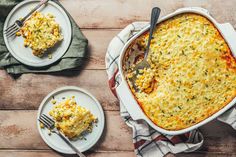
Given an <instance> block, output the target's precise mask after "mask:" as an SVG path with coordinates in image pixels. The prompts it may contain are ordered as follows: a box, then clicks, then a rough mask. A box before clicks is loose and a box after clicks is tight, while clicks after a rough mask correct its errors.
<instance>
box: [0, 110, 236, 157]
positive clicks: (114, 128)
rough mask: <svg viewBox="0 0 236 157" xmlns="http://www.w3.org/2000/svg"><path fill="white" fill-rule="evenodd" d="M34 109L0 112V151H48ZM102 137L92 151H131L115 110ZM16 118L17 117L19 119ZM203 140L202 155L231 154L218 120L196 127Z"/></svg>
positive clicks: (229, 138) (231, 134)
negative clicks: (204, 153)
mask: <svg viewBox="0 0 236 157" xmlns="http://www.w3.org/2000/svg"><path fill="white" fill-rule="evenodd" d="M36 114H37V111H35V110H28V111H25V110H17V111H0V139H1V140H0V149H23V150H24V149H30V150H36V149H37V150H42V149H50V148H49V147H48V146H47V145H46V144H45V143H44V142H43V140H42V139H41V137H40V135H39V134H38V130H37V128H36ZM105 114H106V124H107V125H106V128H105V131H104V135H105V136H103V138H102V139H101V140H100V142H99V144H98V145H97V147H95V148H94V149H93V150H95V151H119V150H120V151H121V150H122V151H132V150H133V144H132V141H131V139H132V137H131V130H130V128H128V126H127V125H126V124H125V123H124V122H123V120H122V119H121V117H120V115H119V112H118V111H107V112H105ZM19 117H20V118H19ZM200 130H201V131H202V132H203V134H204V137H205V145H204V146H203V148H202V149H201V151H204V152H218V153H220V152H224V153H228V154H230V153H235V148H236V143H235V138H236V134H235V131H234V130H233V129H232V128H231V127H229V126H226V125H225V124H222V123H221V122H218V121H213V122H210V123H209V124H208V125H205V126H203V127H201V128H200Z"/></svg>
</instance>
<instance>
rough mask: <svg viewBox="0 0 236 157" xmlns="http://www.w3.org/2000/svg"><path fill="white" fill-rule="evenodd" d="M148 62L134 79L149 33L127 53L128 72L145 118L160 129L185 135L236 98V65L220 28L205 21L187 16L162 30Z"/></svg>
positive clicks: (167, 23) (157, 33) (162, 26)
mask: <svg viewBox="0 0 236 157" xmlns="http://www.w3.org/2000/svg"><path fill="white" fill-rule="evenodd" d="M156 28H157V29H156V30H155V32H154V35H153V40H152V42H151V47H150V52H149V56H148V62H149V64H150V65H151V68H150V69H143V70H142V71H140V72H141V73H142V74H141V75H138V76H137V80H136V85H137V86H138V87H139V90H138V91H135V89H134V88H133V86H132V83H131V82H130V80H129V79H130V78H132V77H133V75H135V73H136V71H135V70H134V67H135V65H136V64H138V63H139V62H140V61H141V60H142V59H143V52H144V50H145V47H146V44H147V40H148V32H146V33H144V34H142V35H141V36H139V37H138V38H137V39H136V40H135V41H134V42H133V43H132V44H131V45H130V47H129V48H128V49H127V51H126V54H125V56H124V60H123V70H124V75H125V77H126V80H127V82H128V85H129V87H130V89H131V91H132V93H133V94H134V96H135V97H136V100H137V102H138V104H139V105H140V106H141V108H142V109H143V111H144V113H145V114H146V115H147V117H148V118H149V119H151V120H152V121H153V122H154V123H155V124H156V125H157V126H159V127H161V128H163V129H166V130H181V129H184V128H188V127H190V126H192V125H195V124H197V123H199V122H201V121H203V120H204V119H206V118H208V117H210V116H211V115H212V114H214V113H216V112H217V111H219V110H220V109H222V108H223V107H224V106H226V105H227V104H228V103H229V102H230V101H232V99H233V98H234V97H235V96H236V60H235V58H234V57H233V55H232V53H231V51H230V48H229V47H228V45H227V43H226V41H225V40H224V38H223V37H222V36H221V34H220V32H219V31H218V30H217V28H216V27H215V26H214V25H213V24H212V23H211V22H210V21H209V20H208V19H207V18H205V17H203V16H201V15H198V14H194V13H184V14H180V15H177V16H174V17H172V18H171V19H168V20H166V21H163V22H161V23H160V24H158V25H157V27H156Z"/></svg>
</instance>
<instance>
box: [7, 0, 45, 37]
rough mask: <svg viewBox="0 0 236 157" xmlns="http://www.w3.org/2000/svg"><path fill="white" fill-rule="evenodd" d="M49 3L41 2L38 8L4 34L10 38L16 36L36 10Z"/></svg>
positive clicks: (17, 21)
mask: <svg viewBox="0 0 236 157" xmlns="http://www.w3.org/2000/svg"><path fill="white" fill-rule="evenodd" d="M48 1H49V0H41V1H40V3H39V4H38V5H37V6H36V7H34V9H32V10H31V11H30V12H29V13H28V14H27V15H26V16H25V17H24V18H22V19H20V20H16V21H15V22H14V24H12V25H11V26H9V27H8V28H7V29H5V30H4V33H5V34H6V36H7V37H8V38H9V37H12V36H13V35H15V34H16V32H18V31H19V30H20V28H21V27H22V26H23V24H24V22H25V20H26V19H28V18H29V17H30V16H31V15H32V14H33V13H34V12H35V11H36V10H38V9H39V8H40V7H41V6H42V5H44V4H46V3H47V2H48Z"/></svg>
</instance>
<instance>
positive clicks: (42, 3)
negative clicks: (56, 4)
mask: <svg viewBox="0 0 236 157" xmlns="http://www.w3.org/2000/svg"><path fill="white" fill-rule="evenodd" d="M48 1H49V0H41V1H40V3H39V4H38V5H37V6H36V7H34V9H32V10H31V11H30V12H29V13H28V14H27V15H26V16H25V17H24V18H23V19H22V20H21V22H25V20H26V19H27V18H28V17H30V16H31V14H33V13H34V12H35V11H36V10H38V9H39V8H40V7H41V6H42V5H44V4H46V3H47V2H48Z"/></svg>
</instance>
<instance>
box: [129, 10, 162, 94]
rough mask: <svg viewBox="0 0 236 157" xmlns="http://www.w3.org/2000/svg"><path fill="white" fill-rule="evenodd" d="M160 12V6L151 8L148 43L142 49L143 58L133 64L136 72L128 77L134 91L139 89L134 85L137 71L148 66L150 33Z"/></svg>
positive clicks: (151, 33)
mask: <svg viewBox="0 0 236 157" xmlns="http://www.w3.org/2000/svg"><path fill="white" fill-rule="evenodd" d="M160 13H161V9H160V8H158V7H154V8H153V9H152V14H151V21H150V32H149V37H148V43H147V46H146V49H145V51H144V58H143V60H142V61H141V62H139V63H138V64H136V65H135V67H134V71H136V73H135V74H134V76H133V77H132V78H131V79H130V81H131V82H132V84H133V87H134V89H135V91H138V90H139V89H138V87H137V86H136V85H135V81H136V79H137V75H138V74H140V72H139V71H140V70H141V69H145V68H147V69H148V68H150V64H149V63H148V61H147V57H148V53H149V49H150V45H151V40H152V35H153V32H154V30H155V27H156V23H157V20H158V18H159V16H160Z"/></svg>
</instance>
